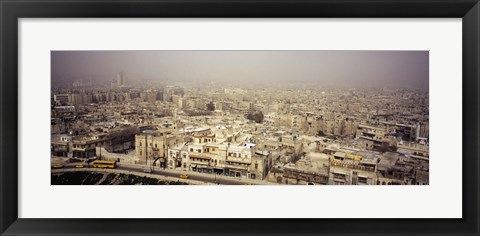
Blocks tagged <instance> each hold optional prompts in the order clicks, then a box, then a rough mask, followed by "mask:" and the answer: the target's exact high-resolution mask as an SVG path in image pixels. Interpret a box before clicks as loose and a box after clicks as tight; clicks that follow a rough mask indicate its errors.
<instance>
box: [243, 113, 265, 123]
mask: <svg viewBox="0 0 480 236" xmlns="http://www.w3.org/2000/svg"><path fill="white" fill-rule="evenodd" d="M263 118H264V116H263V113H262V112H261V111H256V112H253V113H248V114H247V119H249V120H253V121H255V122H256V123H262V122H263Z"/></svg>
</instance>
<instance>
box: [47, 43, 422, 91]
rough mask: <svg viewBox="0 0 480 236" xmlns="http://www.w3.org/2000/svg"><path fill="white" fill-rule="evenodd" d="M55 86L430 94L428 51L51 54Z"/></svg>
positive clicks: (61, 52) (95, 52)
mask: <svg viewBox="0 0 480 236" xmlns="http://www.w3.org/2000/svg"><path fill="white" fill-rule="evenodd" d="M51 56H52V68H51V70H52V82H53V83H62V82H69V83H71V82H73V81H75V80H81V81H82V80H93V81H97V82H108V81H109V80H111V79H113V78H114V77H115V76H116V74H117V73H118V72H119V71H122V72H124V73H125V74H126V75H127V79H128V81H130V82H131V83H132V84H135V83H139V82H142V81H156V82H164V83H177V82H210V83H222V84H233V85H235V86H241V85H242V84H243V85H244V86H249V85H265V84H272V83H273V84H275V85H283V84H287V85H288V84H295V83H303V84H307V85H319V86H325V87H338V86H343V85H345V84H347V85H348V86H350V87H352V86H353V87H372V88H382V87H387V88H406V89H419V90H423V91H428V85H429V84H428V76H429V75H428V73H429V70H428V57H429V52H428V51H52V52H51Z"/></svg>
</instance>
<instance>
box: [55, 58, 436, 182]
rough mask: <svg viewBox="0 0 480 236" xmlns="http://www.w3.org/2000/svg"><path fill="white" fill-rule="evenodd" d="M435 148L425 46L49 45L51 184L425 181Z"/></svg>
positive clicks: (426, 180)
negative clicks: (306, 48)
mask: <svg viewBox="0 0 480 236" xmlns="http://www.w3.org/2000/svg"><path fill="white" fill-rule="evenodd" d="M428 147H429V92H428V52H423V51H57V52H52V82H51V172H52V178H51V180H52V183H51V184H53V185H55V184H72V185H76V184H188V185H279V184H282V185H428V184H429V148H428Z"/></svg>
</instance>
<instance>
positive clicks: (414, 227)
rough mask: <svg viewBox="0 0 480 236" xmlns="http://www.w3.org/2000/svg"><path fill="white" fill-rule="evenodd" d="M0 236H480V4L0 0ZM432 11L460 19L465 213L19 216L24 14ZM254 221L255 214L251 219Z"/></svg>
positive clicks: (462, 0) (438, 0)
mask: <svg viewBox="0 0 480 236" xmlns="http://www.w3.org/2000/svg"><path fill="white" fill-rule="evenodd" d="M0 12H1V13H0V14H1V25H0V30H1V41H2V42H1V59H0V60H1V66H0V70H1V79H0V88H1V96H0V106H1V107H0V114H1V117H0V118H1V119H0V132H1V136H0V151H1V154H0V155H1V159H0V165H1V166H0V170H1V177H0V178H1V183H0V193H1V200H0V201H1V202H0V209H1V210H0V233H1V234H2V235H73V234H75V235H104V234H111V235H120V234H121V235H147V234H148V235H187V234H189V235H190V234H202V235H233V234H237V235H304V234H309V235H372V234H376V235H479V228H480V225H479V224H480V223H479V219H478V214H479V204H478V202H479V201H480V200H479V182H478V180H479V172H480V171H479V170H480V168H479V161H478V157H479V156H478V154H479V148H478V147H479V146H480V145H478V144H479V140H478V134H479V126H478V119H479V109H478V106H479V96H478V94H479V83H478V81H479V78H480V77H479V67H480V61H479V58H480V51H479V44H480V5H479V3H478V0H458V1H452V0H406V1H400V0H366V1H362V0H258V1H252V0H243V1H241V0H225V1H218V0H196V1H195V0H143V1H135V0H122V1H105V0H102V1H92V0H65V1H57V0H38V1H34V0H17V1H13V0H1V1H0ZM33 17H38V18H58V17H66V18H74V17H81V18H84V17H91V18H94V17H98V18H106V17H113V18H121V17H241V18H243V17H262V18H263V17H301V18H305V17H309V18H310V17H338V18H342V17H347V18H351V17H373V18H377V17H387V18H397V17H398V18H405V17H419V18H426V17H434V18H447V17H448V18H451V17H455V18H462V19H463V23H462V40H463V42H462V43H463V45H462V47H463V55H462V60H463V67H462V70H463V76H462V90H463V94H462V99H463V102H462V109H463V112H462V119H463V124H462V125H463V128H462V129H463V132H462V140H463V146H462V148H463V150H462V153H463V154H462V155H463V156H462V159H463V169H462V170H463V173H462V179H463V181H462V183H459V184H462V189H463V190H462V195H463V202H462V204H463V206H462V210H463V218H461V219H254V218H252V219H24V218H18V214H17V212H18V186H17V183H18V163H17V156H18V150H17V148H18V138H19V136H18V133H17V129H18V118H19V116H18V79H17V78H18V65H17V62H18V41H17V40H18V24H17V21H18V19H19V18H33ZM253 217H254V216H253Z"/></svg>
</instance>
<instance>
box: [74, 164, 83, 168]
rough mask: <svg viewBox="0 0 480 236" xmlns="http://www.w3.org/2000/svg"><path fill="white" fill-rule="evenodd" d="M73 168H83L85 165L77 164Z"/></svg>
mask: <svg viewBox="0 0 480 236" xmlns="http://www.w3.org/2000/svg"><path fill="white" fill-rule="evenodd" d="M75 168H85V165H84V164H79V165H76V166H75Z"/></svg>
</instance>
